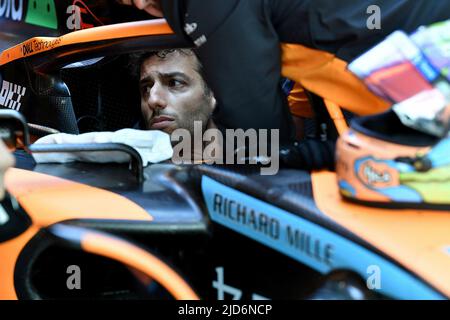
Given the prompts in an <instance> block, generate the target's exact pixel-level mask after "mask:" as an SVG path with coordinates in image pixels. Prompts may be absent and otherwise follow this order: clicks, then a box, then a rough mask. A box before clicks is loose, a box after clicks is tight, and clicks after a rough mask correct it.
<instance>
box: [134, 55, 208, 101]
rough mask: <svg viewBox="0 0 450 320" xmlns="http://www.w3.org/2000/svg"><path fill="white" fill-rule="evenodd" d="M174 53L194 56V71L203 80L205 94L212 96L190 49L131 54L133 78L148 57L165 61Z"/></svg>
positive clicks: (201, 68)
mask: <svg viewBox="0 0 450 320" xmlns="http://www.w3.org/2000/svg"><path fill="white" fill-rule="evenodd" d="M174 52H178V53H180V54H182V55H186V56H195V58H196V59H195V60H196V62H197V65H196V67H195V71H197V72H198V74H199V75H200V76H201V78H202V80H203V87H204V90H205V94H206V95H208V96H210V95H211V94H212V91H211V89H210V88H209V86H208V84H207V83H206V81H205V76H204V71H203V65H202V64H201V62H200V60H199V59H198V56H197V54H196V53H195V51H194V50H192V49H165V50H160V51H146V52H140V53H133V54H131V55H130V69H131V73H132V75H133V76H136V77H139V76H140V73H141V67H142V64H143V63H144V61H145V60H147V59H149V58H150V57H153V56H157V57H158V58H160V59H165V58H166V57H167V56H168V55H169V54H172V53H174Z"/></svg>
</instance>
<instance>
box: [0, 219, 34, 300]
mask: <svg viewBox="0 0 450 320" xmlns="http://www.w3.org/2000/svg"><path fill="white" fill-rule="evenodd" d="M38 231H39V228H37V227H30V228H29V229H28V230H27V231H25V232H24V233H23V234H21V235H20V236H18V237H16V238H14V239H12V240H9V241H6V242H2V243H0V300H17V293H16V290H15V286H14V270H15V267H16V263H17V259H18V258H19V255H20V253H21V252H22V250H23V248H24V247H25V245H26V244H27V243H28V242H29V241H30V240H31V238H33V237H34V236H35V235H36V233H37V232H38Z"/></svg>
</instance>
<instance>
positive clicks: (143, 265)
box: [81, 233, 199, 300]
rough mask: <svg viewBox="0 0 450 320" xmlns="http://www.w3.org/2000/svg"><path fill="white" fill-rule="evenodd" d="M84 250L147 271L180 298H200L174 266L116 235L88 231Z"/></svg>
mask: <svg viewBox="0 0 450 320" xmlns="http://www.w3.org/2000/svg"><path fill="white" fill-rule="evenodd" d="M81 246H82V248H83V250H85V251H87V252H90V253H93V254H97V255H101V256H103V257H107V258H110V259H114V260H116V261H119V262H122V263H123V264H126V265H127V266H129V267H132V268H135V269H136V270H138V271H141V272H143V273H145V274H146V275H147V276H149V277H150V278H152V279H154V280H155V281H157V282H158V283H159V284H161V285H162V286H163V287H164V288H166V290H168V291H169V292H170V294H171V295H172V296H173V297H174V298H175V299H178V300H199V297H198V296H197V295H196V293H195V292H194V291H193V290H192V288H191V287H190V286H189V285H188V284H187V283H186V282H185V281H184V280H183V278H181V277H180V276H179V275H178V273H176V272H175V271H174V270H173V269H172V268H170V267H169V266H168V265H167V264H165V263H164V262H163V261H161V260H160V259H158V258H156V257H155V256H153V255H152V254H150V253H149V252H147V251H145V250H143V249H141V248H139V247H137V246H135V245H132V244H130V243H128V242H126V241H123V240H121V239H118V238H116V237H110V236H107V235H103V234H98V233H88V234H87V235H86V236H84V237H83V239H82V241H81Z"/></svg>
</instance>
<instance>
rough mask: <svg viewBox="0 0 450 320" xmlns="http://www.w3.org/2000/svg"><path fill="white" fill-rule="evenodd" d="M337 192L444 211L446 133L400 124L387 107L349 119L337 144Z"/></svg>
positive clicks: (448, 171) (448, 206) (448, 182)
mask: <svg viewBox="0 0 450 320" xmlns="http://www.w3.org/2000/svg"><path fill="white" fill-rule="evenodd" d="M336 155H337V158H336V160H337V166H336V170H337V178H338V184H339V189H340V193H341V195H342V196H343V197H344V198H346V199H349V200H352V201H355V202H360V203H364V204H368V205H375V206H382V207H403V208H436V209H444V210H450V137H449V135H448V134H446V135H445V136H444V137H443V138H438V137H436V136H433V135H429V134H427V133H423V132H421V131H418V130H414V129H412V128H410V127H408V126H405V125H403V123H402V122H401V120H400V119H399V117H398V116H397V114H396V113H394V112H393V111H389V112H386V113H383V114H379V115H375V116H368V117H362V118H358V119H355V120H354V121H353V122H352V125H351V128H350V130H349V131H347V132H346V133H345V134H343V135H342V136H341V137H340V138H339V140H338V143H337V151H336Z"/></svg>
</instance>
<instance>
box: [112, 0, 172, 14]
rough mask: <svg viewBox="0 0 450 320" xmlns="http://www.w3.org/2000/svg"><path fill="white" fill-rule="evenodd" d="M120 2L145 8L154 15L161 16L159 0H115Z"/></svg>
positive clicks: (141, 8)
mask: <svg viewBox="0 0 450 320" xmlns="http://www.w3.org/2000/svg"><path fill="white" fill-rule="evenodd" d="M117 1H118V2H119V3H121V4H126V5H133V4H134V5H135V6H136V7H137V8H138V9H140V10H145V11H147V12H148V13H149V14H151V15H152V16H154V17H159V18H162V17H163V13H162V9H161V0H117Z"/></svg>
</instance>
